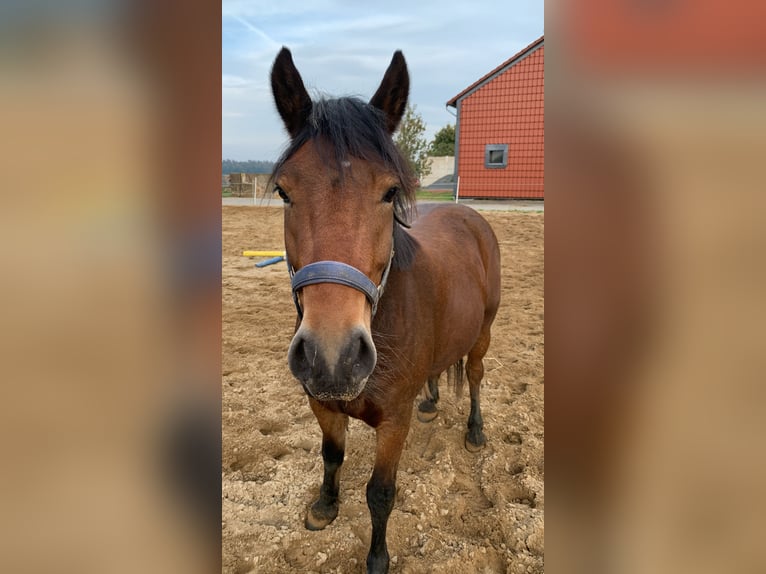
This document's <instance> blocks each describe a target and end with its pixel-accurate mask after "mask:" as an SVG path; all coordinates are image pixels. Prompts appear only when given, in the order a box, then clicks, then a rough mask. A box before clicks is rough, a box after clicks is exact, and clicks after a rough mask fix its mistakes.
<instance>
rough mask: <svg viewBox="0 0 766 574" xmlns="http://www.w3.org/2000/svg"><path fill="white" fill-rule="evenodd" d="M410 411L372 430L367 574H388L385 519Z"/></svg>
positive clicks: (389, 511)
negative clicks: (373, 456)
mask: <svg viewBox="0 0 766 574" xmlns="http://www.w3.org/2000/svg"><path fill="white" fill-rule="evenodd" d="M410 416H411V411H408V412H407V416H406V417H401V418H400V419H399V420H398V421H397V422H384V423H382V424H381V425H379V426H378V427H377V428H376V429H375V432H376V435H377V449H376V452H375V467H374V469H373V471H372V477H371V478H370V481H369V482H368V483H367V507H368V508H369V509H370V517H371V519H372V539H371V541H370V552H369V554H367V573H368V574H384V573H385V572H388V564H389V556H388V548H387V547H386V527H387V526H388V517H389V516H390V515H391V510H392V509H393V507H394V498H395V496H396V471H397V468H398V467H399V458H400V457H401V455H402V449H403V448H404V440H405V439H406V438H407V431H408V430H409V421H410Z"/></svg>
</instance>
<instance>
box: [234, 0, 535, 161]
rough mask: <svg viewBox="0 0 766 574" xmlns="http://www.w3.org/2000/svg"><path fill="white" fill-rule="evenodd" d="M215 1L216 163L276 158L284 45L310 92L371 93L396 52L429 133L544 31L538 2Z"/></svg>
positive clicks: (281, 136)
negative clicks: (276, 78) (272, 76)
mask: <svg viewBox="0 0 766 574" xmlns="http://www.w3.org/2000/svg"><path fill="white" fill-rule="evenodd" d="M370 4H372V3H369V4H368V3H366V2H351V1H342V0H335V1H333V0H317V1H308V0H290V1H282V2H279V1H277V2H275V1H273V0H269V1H261V0H255V1H247V0H223V14H222V71H223V77H222V89H223V94H222V95H223V109H222V116H223V117H222V122H223V141H222V155H223V157H224V158H229V159H237V160H247V159H253V160H274V159H276V158H277V157H278V156H279V154H280V152H281V151H282V149H283V148H284V146H285V144H286V143H287V135H286V133H285V131H284V129H283V128H282V124H281V121H280V120H279V116H278V115H277V112H276V109H275V107H274V103H273V100H272V96H271V91H270V88H269V71H270V69H271V64H272V62H273V61H274V58H275V57H276V55H277V53H278V52H279V49H280V48H281V47H282V46H283V45H284V46H287V47H288V48H290V50H291V51H292V53H293V59H294V60H295V64H296V66H297V67H298V70H299V71H300V72H301V75H302V76H303V80H304V82H305V84H306V86H307V88H308V89H309V91H310V92H311V93H312V95H316V94H317V93H323V94H328V95H334V96H343V95H357V96H361V97H362V98H364V99H365V100H368V99H369V98H370V96H372V94H373V93H374V92H375V89H376V88H377V87H378V84H379V83H380V80H381V79H382V77H383V73H384V72H385V70H386V67H387V66H388V64H389V62H390V60H391V56H392V54H393V52H394V51H395V50H402V51H403V52H404V57H405V59H406V60H407V65H408V67H409V71H410V86H411V87H410V103H412V104H415V105H416V106H417V111H418V112H419V113H420V114H421V115H422V116H423V120H424V121H425V122H426V124H427V126H428V129H427V132H426V136H427V137H428V139H431V137H432V136H433V134H434V133H435V132H436V131H438V130H439V129H440V128H442V127H443V126H445V125H447V124H448V123H454V122H455V118H454V116H453V115H452V114H451V113H450V112H454V109H453V108H450V112H448V111H447V110H446V109H445V104H446V102H447V100H449V99H450V98H452V97H453V96H455V95H457V94H458V93H459V92H460V91H462V90H463V89H464V88H466V87H467V86H469V85H470V84H472V83H473V82H475V81H476V80H478V79H479V78H480V77H482V76H483V75H484V74H486V73H487V72H489V71H490V70H492V69H493V68H495V67H496V66H498V65H500V64H501V63H503V62H504V61H505V60H507V59H508V58H510V57H511V56H512V55H513V54H515V53H516V52H518V51H519V50H520V49H522V48H523V47H524V46H526V45H527V44H530V43H531V42H533V41H534V40H536V39H537V38H539V37H540V36H541V35H542V34H543V31H544V30H543V27H544V19H543V0H510V1H508V0H505V1H502V2H501V1H496V0H485V1H484V2H480V3H478V2H477V3H469V2H454V3H451V2H431V1H425V2H416V1H414V0H410V1H401V0H391V1H388V2H385V3H382V2H381V3H376V4H378V6H385V7H378V8H370V7H368V6H369V5H370Z"/></svg>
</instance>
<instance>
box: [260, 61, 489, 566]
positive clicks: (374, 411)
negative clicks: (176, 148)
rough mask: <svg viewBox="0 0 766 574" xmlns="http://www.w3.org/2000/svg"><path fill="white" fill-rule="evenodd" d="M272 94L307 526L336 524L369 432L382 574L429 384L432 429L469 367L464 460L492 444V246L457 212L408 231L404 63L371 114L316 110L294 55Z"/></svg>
mask: <svg viewBox="0 0 766 574" xmlns="http://www.w3.org/2000/svg"><path fill="white" fill-rule="evenodd" d="M271 83H272V90H273V92H274V99H275V101H276V105H277V109H278V111H279V114H280V116H281V117H282V120H283V121H284V124H285V127H286V128H287V131H288V132H289V135H290V138H291V142H290V145H289V147H288V149H287V150H286V151H285V153H284V154H283V156H282V157H281V158H280V160H279V161H278V162H277V165H276V167H275V171H274V183H275V190H276V191H277V192H278V193H279V195H280V196H281V197H282V199H283V201H284V202H285V210H284V212H285V219H284V228H285V248H286V251H287V258H288V268H289V269H290V274H291V277H292V287H293V297H294V299H295V305H296V308H297V310H298V320H297V324H296V332H295V336H294V337H293V340H292V343H291V345H290V350H289V352H288V363H289V365H290V370H291V371H292V373H293V374H294V375H295V377H296V378H297V379H298V380H299V381H300V382H301V384H302V385H303V388H304V389H305V391H306V393H307V394H308V398H309V404H310V406H311V409H312V411H313V412H314V414H315V415H316V418H317V420H318V421H319V426H320V427H321V428H322V458H323V461H324V479H323V482H322V486H321V489H320V494H319V499H318V500H317V501H316V502H314V504H313V505H312V506H311V507H310V508H309V509H308V513H307V515H306V521H305V524H306V527H307V528H309V529H310V530H318V529H322V528H324V527H325V526H327V525H328V524H329V523H330V522H332V521H333V520H334V519H335V517H336V516H337V514H338V491H339V482H340V481H339V479H340V472H339V471H340V467H341V464H342V463H343V455H344V450H345V441H346V426H347V423H348V417H349V416H351V417H354V418H357V419H361V420H363V421H365V422H366V423H367V424H369V425H370V426H372V427H374V428H375V431H376V436H377V450H376V456H375V466H374V469H373V472H372V477H371V478H370V481H369V482H368V483H367V505H368V507H369V509H370V514H371V517H372V540H371V544H370V551H369V554H368V556H367V571H368V572H386V571H388V563H389V555H388V550H387V548H386V525H387V522H388V517H389V515H390V514H391V509H392V507H393V504H394V494H395V491H396V472H397V467H398V464H399V458H400V456H401V453H402V447H403V446H404V440H405V438H406V436H407V432H408V430H409V426H410V419H411V415H412V407H413V403H414V400H415V398H416V397H417V395H418V392H419V391H420V389H421V388H422V387H423V383H424V382H425V381H426V380H429V389H430V392H429V394H428V396H429V397H430V398H429V399H427V400H426V401H424V405H425V406H423V407H421V410H422V411H423V415H424V417H423V418H424V419H425V420H429V419H431V418H433V416H434V415H433V414H432V413H433V412H435V402H436V398H438V389H437V387H436V380H437V378H438V375H439V374H440V373H441V372H443V371H445V370H447V369H448V368H449V367H450V366H451V365H454V364H456V363H459V364H460V365H461V367H462V360H463V357H465V356H467V360H466V362H465V371H466V373H467V376H468V382H469V385H470V394H471V413H470V416H469V417H468V432H467V434H466V439H465V440H466V446H467V447H469V449H471V450H478V449H479V448H481V447H482V446H483V445H484V444H485V442H486V438H485V436H484V433H483V432H482V427H483V421H482V418H481V410H480V407H479V387H480V384H481V379H482V376H483V374H484V366H483V364H482V358H483V357H484V355H485V353H486V352H487V348H488V346H489V340H490V326H491V324H492V321H493V320H494V318H495V314H496V312H497V308H498V304H499V300H500V255H499V249H498V245H497V239H496V238H495V234H494V233H493V231H492V229H491V228H490V226H489V224H488V223H487V222H486V221H485V220H484V219H483V218H482V217H481V216H480V215H478V214H477V213H476V212H475V211H473V210H472V209H470V208H467V207H464V206H458V205H452V204H450V205H443V206H438V207H429V208H427V209H421V210H420V217H419V218H418V219H417V220H415V221H414V222H413V223H412V226H411V229H409V230H408V229H406V228H408V227H410V225H409V223H408V221H409V220H410V218H411V213H412V211H413V208H414V181H415V180H414V177H413V174H412V172H411V170H410V168H409V167H408V164H407V161H406V160H405V159H404V158H403V157H402V155H401V154H400V152H399V150H398V149H397V147H396V145H395V144H394V143H393V140H392V138H391V135H392V133H393V132H394V131H395V130H396V128H397V127H398V125H399V122H400V120H401V118H402V115H403V114H404V110H405V107H406V104H407V97H408V93H409V75H408V72H407V66H406V64H405V61H404V57H403V56H402V54H401V52H396V53H395V54H394V57H393V59H392V61H391V64H390V66H389V68H388V70H387V71H386V74H385V76H384V78H383V81H382V83H381V85H380V87H379V88H378V90H377V92H376V93H375V95H374V96H373V97H372V99H371V100H370V102H369V103H364V102H363V101H361V100H359V99H356V98H338V99H321V100H317V101H312V100H311V98H310V97H309V94H308V92H307V91H306V88H305V87H304V84H303V81H302V79H301V76H300V74H299V73H298V70H297V69H296V68H295V65H294V64H293V60H292V56H291V55H290V51H289V50H287V48H283V49H282V51H281V52H280V53H279V55H278V56H277V58H276V60H275V62H274V66H273V68H272V72H271ZM434 389H437V391H434ZM435 392H436V394H437V396H434V393H435Z"/></svg>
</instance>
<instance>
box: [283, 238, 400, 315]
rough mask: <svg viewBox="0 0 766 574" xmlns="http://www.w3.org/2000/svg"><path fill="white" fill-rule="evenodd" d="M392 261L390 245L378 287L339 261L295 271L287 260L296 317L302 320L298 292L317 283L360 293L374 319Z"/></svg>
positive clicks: (313, 264)
mask: <svg viewBox="0 0 766 574" xmlns="http://www.w3.org/2000/svg"><path fill="white" fill-rule="evenodd" d="M393 260H394V246H393V245H392V246H391V256H390V257H389V259H388V264H387V265H386V268H385V270H384V271H383V276H382V277H381V278H380V285H378V286H376V285H375V283H373V282H372V281H371V280H370V278H369V277H367V275H365V274H364V273H362V272H361V271H359V269H357V268H356V267H352V266H351V265H348V264H346V263H341V262H340V261H316V262H315V263H309V264H308V265H305V266H303V267H301V268H300V269H298V271H296V270H295V269H294V268H293V266H292V265H291V264H290V261H289V260H287V271H288V273H289V274H290V282H291V284H292V289H293V301H294V302H295V308H296V309H297V310H298V317H300V318H301V319H302V318H303V309H301V304H300V302H299V301H298V291H299V290H301V289H302V288H303V287H305V286H307V285H315V284H317V283H337V284H339V285H345V286H346V287H352V288H354V289H356V290H357V291H361V292H362V293H364V295H365V296H366V297H367V300H368V301H369V302H370V306H371V307H372V316H373V317H374V316H375V312H376V311H377V310H378V302H379V301H380V297H381V296H382V295H383V289H384V288H385V286H386V281H387V280H388V272H389V271H391V263H392V262H393Z"/></svg>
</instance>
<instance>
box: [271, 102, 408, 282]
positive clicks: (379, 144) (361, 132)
mask: <svg viewBox="0 0 766 574" xmlns="http://www.w3.org/2000/svg"><path fill="white" fill-rule="evenodd" d="M319 139H321V140H323V141H324V142H326V143H327V144H328V145H326V146H317V150H318V151H319V153H320V154H326V153H327V151H326V150H328V149H329V150H334V154H332V157H324V158H322V159H323V161H325V163H326V164H328V165H332V164H334V165H335V167H336V169H337V171H338V173H339V174H340V177H341V181H342V178H343V174H344V170H343V167H342V166H343V162H344V161H346V160H347V158H349V157H353V158H357V159H362V160H365V161H370V162H376V163H378V164H380V165H382V166H383V167H385V168H386V169H389V170H391V171H392V172H393V173H394V175H395V177H396V178H397V179H398V180H399V190H400V191H399V193H398V194H397V195H396V198H395V199H394V213H395V214H396V216H397V218H398V219H399V220H401V221H403V222H405V223H407V222H409V221H410V220H411V219H412V216H413V213H414V211H415V176H414V174H413V172H412V169H411V168H410V165H409V162H408V161H407V160H406V159H405V157H404V156H403V155H402V153H401V152H400V151H399V148H398V146H397V145H396V144H395V143H394V140H393V139H392V138H391V134H390V133H389V132H388V128H387V127H386V116H385V114H384V113H383V112H382V111H381V110H379V109H378V108H376V107H375V106H372V105H370V104H368V103H366V102H364V101H362V100H361V99H359V98H356V97H343V98H324V97H323V98H320V99H318V100H315V101H313V103H312V108H311V114H310V115H309V117H308V120H307V121H306V124H305V125H304V126H303V128H302V129H301V130H300V131H299V132H298V134H297V135H296V136H295V137H294V138H293V139H292V140H291V141H290V144H289V145H288V147H287V149H286V150H285V151H284V153H282V155H281V156H280V158H279V159H278V160H277V163H276V165H275V166H274V172H273V174H272V177H271V180H272V181H273V180H274V179H275V178H276V177H277V175H278V174H279V171H280V170H281V168H282V167H283V166H284V164H285V162H286V161H287V160H288V159H290V158H291V157H292V156H293V155H294V154H295V153H296V152H297V151H298V150H299V149H300V148H301V147H302V146H303V145H304V144H306V143H307V142H309V141H311V140H319ZM394 245H395V255H394V261H393V264H394V266H395V267H397V268H399V269H407V268H408V267H409V266H410V264H411V262H412V258H413V255H414V252H415V249H416V248H417V242H416V241H415V239H414V238H413V237H412V236H411V235H410V234H409V233H407V232H406V231H405V230H404V229H403V228H402V227H401V226H400V225H399V223H398V222H395V223H394Z"/></svg>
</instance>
